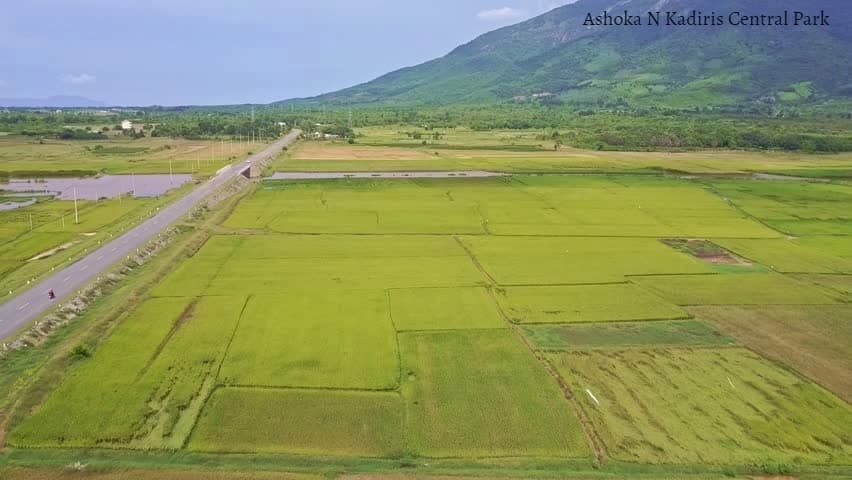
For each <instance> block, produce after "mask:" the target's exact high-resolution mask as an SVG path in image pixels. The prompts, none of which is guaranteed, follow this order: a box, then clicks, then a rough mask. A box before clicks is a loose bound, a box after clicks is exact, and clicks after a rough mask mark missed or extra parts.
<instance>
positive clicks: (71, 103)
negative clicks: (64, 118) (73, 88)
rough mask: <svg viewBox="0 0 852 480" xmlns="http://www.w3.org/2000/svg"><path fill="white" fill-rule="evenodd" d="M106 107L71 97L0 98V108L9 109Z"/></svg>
mask: <svg viewBox="0 0 852 480" xmlns="http://www.w3.org/2000/svg"><path fill="white" fill-rule="evenodd" d="M105 106H107V105H106V104H105V103H104V102H101V101H98V100H92V99H91V98H86V97H78V96H73V95H55V96H52V97H47V98H0V107H9V108H95V107H105Z"/></svg>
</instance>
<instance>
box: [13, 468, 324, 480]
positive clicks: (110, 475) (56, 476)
mask: <svg viewBox="0 0 852 480" xmlns="http://www.w3.org/2000/svg"><path fill="white" fill-rule="evenodd" d="M19 478H21V479H22V478H26V479H27V480H77V479H81V480H82V479H87V480H89V479H93V480H137V479H138V480H321V478H322V477H319V476H316V475H305V474H294V473H284V472H221V471H205V470H200V471H180V470H123V469H111V470H93V469H90V468H88V467H85V466H82V467H81V469H80V470H77V469H76V468H74V467H73V466H71V465H69V466H68V467H66V468H54V469H42V468H0V480H5V479H10V480H11V479H19Z"/></svg>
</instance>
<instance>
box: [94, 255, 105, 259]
mask: <svg viewBox="0 0 852 480" xmlns="http://www.w3.org/2000/svg"><path fill="white" fill-rule="evenodd" d="M103 258H104V256H103V255H99V256H98V258H96V259H95V260H102V259H103Z"/></svg>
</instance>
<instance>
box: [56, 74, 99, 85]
mask: <svg viewBox="0 0 852 480" xmlns="http://www.w3.org/2000/svg"><path fill="white" fill-rule="evenodd" d="M97 80H98V79H97V77H95V76H94V75H89V74H88V73H81V74H79V75H74V74H71V73H66V74H65V75H62V82H63V83H68V84H70V85H87V84H90V83H95V82H96V81H97Z"/></svg>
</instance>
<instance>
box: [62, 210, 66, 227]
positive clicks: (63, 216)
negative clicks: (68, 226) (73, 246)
mask: <svg viewBox="0 0 852 480" xmlns="http://www.w3.org/2000/svg"><path fill="white" fill-rule="evenodd" d="M62 230H63V231H65V214H64V213H63V214H62Z"/></svg>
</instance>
